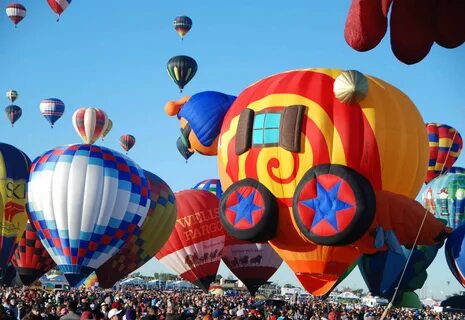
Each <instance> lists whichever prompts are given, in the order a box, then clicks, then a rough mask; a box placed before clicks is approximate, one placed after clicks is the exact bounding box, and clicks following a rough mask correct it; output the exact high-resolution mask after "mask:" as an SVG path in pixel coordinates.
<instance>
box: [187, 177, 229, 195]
mask: <svg viewBox="0 0 465 320" xmlns="http://www.w3.org/2000/svg"><path fill="white" fill-rule="evenodd" d="M192 189H196V190H205V191H208V192H210V193H213V194H214V195H215V196H217V197H218V199H221V195H222V194H223V191H222V190H221V182H220V180H219V179H207V180H203V181H200V182H199V183H197V184H196V185H195V186H194V187H193V188H192Z"/></svg>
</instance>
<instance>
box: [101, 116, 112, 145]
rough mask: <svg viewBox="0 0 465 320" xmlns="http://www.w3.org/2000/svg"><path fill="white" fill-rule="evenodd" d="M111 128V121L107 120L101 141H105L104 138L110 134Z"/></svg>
mask: <svg viewBox="0 0 465 320" xmlns="http://www.w3.org/2000/svg"><path fill="white" fill-rule="evenodd" d="M111 128H113V121H111V119H108V125H107V128H106V129H105V131H104V132H103V134H102V140H105V137H106V136H107V134H108V133H110V131H111Z"/></svg>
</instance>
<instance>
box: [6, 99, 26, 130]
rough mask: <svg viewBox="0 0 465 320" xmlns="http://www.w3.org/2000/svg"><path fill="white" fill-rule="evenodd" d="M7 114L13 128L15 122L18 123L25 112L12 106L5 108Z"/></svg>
mask: <svg viewBox="0 0 465 320" xmlns="http://www.w3.org/2000/svg"><path fill="white" fill-rule="evenodd" d="M5 114H6V117H7V118H8V120H9V121H10V123H11V126H13V125H14V124H15V122H16V121H18V120H19V118H21V115H22V114H23V110H22V109H21V108H20V107H18V106H17V105H14V104H11V105H9V106H7V107H6V108H5Z"/></svg>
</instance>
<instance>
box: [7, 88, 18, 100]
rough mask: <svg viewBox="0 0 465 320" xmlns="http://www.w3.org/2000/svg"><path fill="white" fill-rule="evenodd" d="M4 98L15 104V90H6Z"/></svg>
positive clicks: (16, 93) (16, 95)
mask: <svg viewBox="0 0 465 320" xmlns="http://www.w3.org/2000/svg"><path fill="white" fill-rule="evenodd" d="M6 97H7V98H8V100H10V102H11V103H13V102H15V100H16V99H18V91H16V90H8V91H7V92H6Z"/></svg>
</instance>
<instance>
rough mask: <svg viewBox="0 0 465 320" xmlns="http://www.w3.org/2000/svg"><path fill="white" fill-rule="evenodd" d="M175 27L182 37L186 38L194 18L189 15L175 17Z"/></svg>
mask: <svg viewBox="0 0 465 320" xmlns="http://www.w3.org/2000/svg"><path fill="white" fill-rule="evenodd" d="M173 24H174V29H175V30H176V32H177V33H178V34H179V36H180V37H181V39H184V36H185V35H186V34H187V33H188V32H189V30H190V29H191V28H192V19H191V18H189V17H188V16H179V17H176V18H174V22H173Z"/></svg>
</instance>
